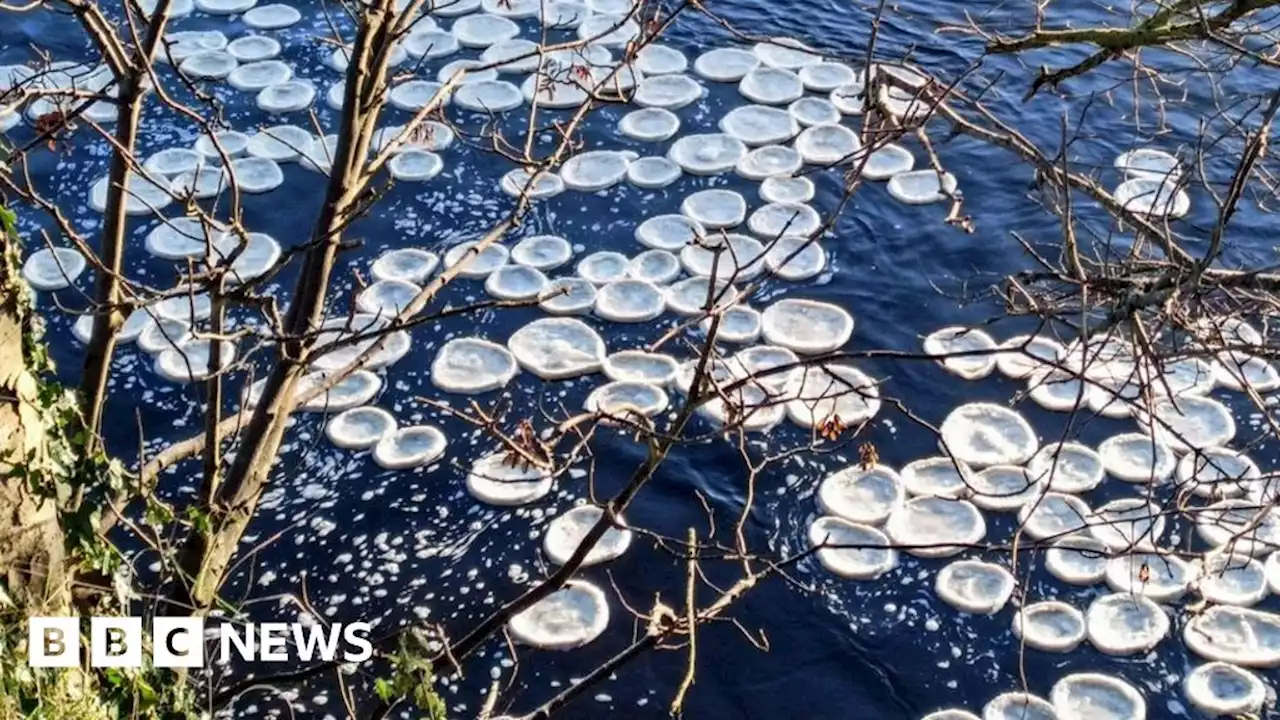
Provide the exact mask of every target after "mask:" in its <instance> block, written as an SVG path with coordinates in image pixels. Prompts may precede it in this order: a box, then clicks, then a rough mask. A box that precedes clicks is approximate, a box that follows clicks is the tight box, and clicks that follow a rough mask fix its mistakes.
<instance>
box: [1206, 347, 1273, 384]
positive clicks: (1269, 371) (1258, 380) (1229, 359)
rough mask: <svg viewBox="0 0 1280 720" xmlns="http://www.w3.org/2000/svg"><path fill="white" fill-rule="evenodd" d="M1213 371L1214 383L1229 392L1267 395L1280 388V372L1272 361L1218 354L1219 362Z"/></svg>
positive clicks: (1246, 356) (1233, 354) (1230, 352)
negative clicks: (1250, 391) (1249, 391)
mask: <svg viewBox="0 0 1280 720" xmlns="http://www.w3.org/2000/svg"><path fill="white" fill-rule="evenodd" d="M1212 370H1213V375H1214V381H1215V382H1217V384H1219V385H1221V386H1223V387H1225V388H1227V389H1228V390H1234V391H1236V392H1246V391H1248V390H1253V391H1254V392H1257V393H1267V392H1271V391H1273V390H1276V389H1278V388H1280V371H1277V370H1276V368H1275V366H1274V365H1272V364H1271V363H1270V361H1268V360H1266V359H1264V358H1260V357H1257V356H1254V355H1245V354H1244V353H1239V352H1235V351H1226V352H1221V353H1218V362H1217V363H1215V364H1214V365H1213V366H1212Z"/></svg>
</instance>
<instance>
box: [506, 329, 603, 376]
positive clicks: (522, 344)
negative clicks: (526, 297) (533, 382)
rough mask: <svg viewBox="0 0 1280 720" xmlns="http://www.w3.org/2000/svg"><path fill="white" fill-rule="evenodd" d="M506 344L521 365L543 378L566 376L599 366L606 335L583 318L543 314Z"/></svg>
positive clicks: (596, 368) (513, 335)
mask: <svg viewBox="0 0 1280 720" xmlns="http://www.w3.org/2000/svg"><path fill="white" fill-rule="evenodd" d="M507 347H508V348H509V349H510V350H511V354H512V355H514V356H515V358H516V360H517V361H518V362H519V363H520V365H521V367H523V368H525V369H526V370H528V371H529V372H532V373H533V374H534V375H537V376H538V377H540V378H542V379H544V380H564V379H567V378H572V377H577V376H579V375H588V374H591V373H594V372H597V371H599V370H600V364H601V363H602V362H603V361H604V356H605V355H606V354H607V350H606V349H605V344H604V338H602V337H600V333H598V332H596V331H595V330H592V329H591V327H590V326H588V325H587V324H586V323H584V322H582V321H581V320H577V319H574V318H543V319H541V320H534V321H533V322H531V323H529V324H528V325H525V326H524V327H522V328H520V329H519V330H517V331H515V332H514V333H513V334H512V335H511V338H510V339H509V340H507Z"/></svg>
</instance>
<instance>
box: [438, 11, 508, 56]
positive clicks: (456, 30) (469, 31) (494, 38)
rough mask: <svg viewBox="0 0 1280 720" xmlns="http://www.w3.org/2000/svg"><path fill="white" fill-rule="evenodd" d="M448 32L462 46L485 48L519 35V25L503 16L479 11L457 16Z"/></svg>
mask: <svg viewBox="0 0 1280 720" xmlns="http://www.w3.org/2000/svg"><path fill="white" fill-rule="evenodd" d="M450 32H452V33H453V37H454V38H456V39H457V41H458V44H459V45H461V46H462V47H468V48H487V47H489V46H490V45H494V44H496V43H500V42H503V41H504V40H510V39H511V38H514V37H515V36H517V35H519V34H520V26H519V25H517V24H515V22H513V21H511V20H509V19H507V18H504V17H500V16H497V15H487V14H484V13H479V14H476V15H466V16H464V17H460V18H458V19H457V20H455V21H454V23H453V27H452V28H451V29H450Z"/></svg>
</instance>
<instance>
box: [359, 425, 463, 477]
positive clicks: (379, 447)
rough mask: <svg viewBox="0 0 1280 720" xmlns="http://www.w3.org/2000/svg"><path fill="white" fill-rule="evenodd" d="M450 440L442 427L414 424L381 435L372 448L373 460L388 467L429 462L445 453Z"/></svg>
mask: <svg viewBox="0 0 1280 720" xmlns="http://www.w3.org/2000/svg"><path fill="white" fill-rule="evenodd" d="M447 444H448V440H447V439H446V438H445V435H444V433H443V432H440V430H439V428H434V427H432V426H430V425H412V426H410V427H403V428H400V429H398V430H394V431H392V432H390V433H387V434H385V435H383V436H382V439H381V440H379V441H378V443H377V444H376V445H374V447H373V461H374V462H375V463H377V464H378V466H379V467H382V468H385V469H387V470H407V469H409V468H414V467H419V466H421V465H427V464H429V463H432V462H434V461H436V460H437V459H439V458H440V457H441V456H442V455H444V450H445V446H446V445H447Z"/></svg>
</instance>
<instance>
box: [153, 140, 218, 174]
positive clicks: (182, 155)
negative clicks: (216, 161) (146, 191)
mask: <svg viewBox="0 0 1280 720" xmlns="http://www.w3.org/2000/svg"><path fill="white" fill-rule="evenodd" d="M203 164H204V157H203V156H202V155H201V154H200V153H198V152H196V151H195V150H188V149H187V148H179V147H173V148H165V149H164V150H161V151H159V152H156V153H153V154H151V155H150V156H148V157H147V159H146V160H145V161H143V163H142V169H143V170H145V171H146V172H148V173H151V174H153V175H165V176H168V177H173V176H175V175H181V174H182V173H185V172H191V171H193V170H195V169H197V168H199V167H200V166H201V165H203Z"/></svg>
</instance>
